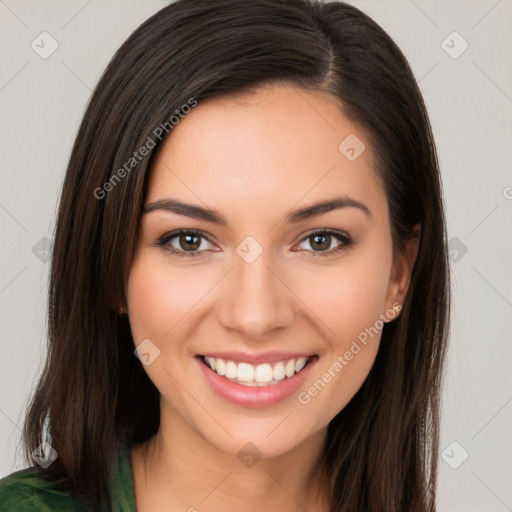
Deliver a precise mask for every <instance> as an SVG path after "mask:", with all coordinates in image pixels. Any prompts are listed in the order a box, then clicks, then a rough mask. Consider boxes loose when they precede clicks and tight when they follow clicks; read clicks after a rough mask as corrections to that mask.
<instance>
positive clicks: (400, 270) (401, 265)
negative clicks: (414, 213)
mask: <svg viewBox="0 0 512 512" xmlns="http://www.w3.org/2000/svg"><path fill="white" fill-rule="evenodd" d="M420 233H421V226H420V225H419V224H416V225H415V226H414V228H413V234H412V236H411V237H410V238H409V239H408V240H406V241H405V242H404V250H403V251H397V253H396V254H395V256H394V259H393V268H392V271H391V278H390V281H389V285H388V292H387V296H386V312H387V311H390V310H391V311H394V312H395V314H393V316H392V318H395V317H396V316H398V313H399V312H400V309H401V308H402V304H403V303H404V300H405V297H406V295H407V290H408V289H409V284H410V282H411V275H412V270H413V268H414V264H415V262H416V258H417V256H418V249H419V242H420Z"/></svg>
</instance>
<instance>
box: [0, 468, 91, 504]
mask: <svg viewBox="0 0 512 512" xmlns="http://www.w3.org/2000/svg"><path fill="white" fill-rule="evenodd" d="M79 510H82V508H81V506H80V505H79V503H77V501H76V500H75V499H74V498H73V497H72V496H70V495H69V494H66V493H63V492H62V491H60V490H59V489H58V488H57V486H56V485H55V484H54V483H52V482H49V481H48V480H46V479H44V478H43V476H42V473H41V471H40V469H39V468H37V467H31V468H26V469H22V470H20V471H16V472H14V473H11V474H10V475H7V476H6V477H4V478H2V479H0V512H53V511H59V512H68V511H70V512H71V511H79Z"/></svg>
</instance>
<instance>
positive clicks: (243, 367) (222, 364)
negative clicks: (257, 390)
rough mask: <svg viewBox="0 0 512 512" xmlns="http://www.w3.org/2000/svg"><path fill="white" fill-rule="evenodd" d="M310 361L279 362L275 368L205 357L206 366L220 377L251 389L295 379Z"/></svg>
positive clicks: (301, 358)
mask: <svg viewBox="0 0 512 512" xmlns="http://www.w3.org/2000/svg"><path fill="white" fill-rule="evenodd" d="M308 360H309V358H307V357H300V358H298V359H296V360H295V359H290V360H289V361H279V362H277V363H275V364H274V365H273V366H272V365H270V364H268V363H264V364H259V365H257V366H254V365H252V364H249V363H239V364H236V363H235V362H233V361H225V360H224V359H219V358H218V357H217V358H215V357H204V361H205V362H206V364H207V365H208V366H209V367H210V368H211V369H212V370H214V371H215V372H217V374H218V375H220V376H223V377H226V378H227V379H229V380H231V381H233V382H237V383H238V384H242V385H243V386H251V387H255V386H259V387H264V386H272V385H274V384H277V383H278V382H280V381H282V380H283V379H284V378H287V377H288V378H290V377H293V376H294V375H295V374H296V373H298V372H300V371H301V370H302V369H303V368H304V367H305V366H306V363H307V362H308Z"/></svg>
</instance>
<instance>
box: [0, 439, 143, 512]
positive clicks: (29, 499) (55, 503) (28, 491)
mask: <svg viewBox="0 0 512 512" xmlns="http://www.w3.org/2000/svg"><path fill="white" fill-rule="evenodd" d="M110 492H111V502H112V508H111V509H110V510H111V512H136V511H135V491H134V486H133V473H132V465H131V460H130V449H129V446H128V445H127V444H125V443H120V444H119V447H118V450H117V455H116V459H115V461H114V464H113V467H112V473H111V476H110ZM82 510H84V509H83V507H82V506H81V505H80V504H79V503H78V502H77V500H76V499H75V498H74V497H72V496H70V495H69V494H66V493H63V492H62V491H59V490H57V489H56V488H55V486H54V485H53V484H51V483H49V482H48V481H47V480H44V479H43V478H42V477H41V468H39V467H38V466H33V467H30V468H27V469H22V470H20V471H16V472H14V473H11V474H10V475H7V476H6V477H5V478H2V479H1V480H0V512H54V511H58V512H79V511H82Z"/></svg>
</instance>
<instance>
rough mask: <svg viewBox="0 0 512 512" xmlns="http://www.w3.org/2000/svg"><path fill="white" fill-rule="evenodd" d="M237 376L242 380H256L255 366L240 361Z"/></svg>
mask: <svg viewBox="0 0 512 512" xmlns="http://www.w3.org/2000/svg"><path fill="white" fill-rule="evenodd" d="M217 373H218V372H217ZM236 378H237V379H238V380H241V381H242V382H252V381H253V380H254V366H253V365H252V364H247V363H240V364H239V365H238V370H237V376H236Z"/></svg>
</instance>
